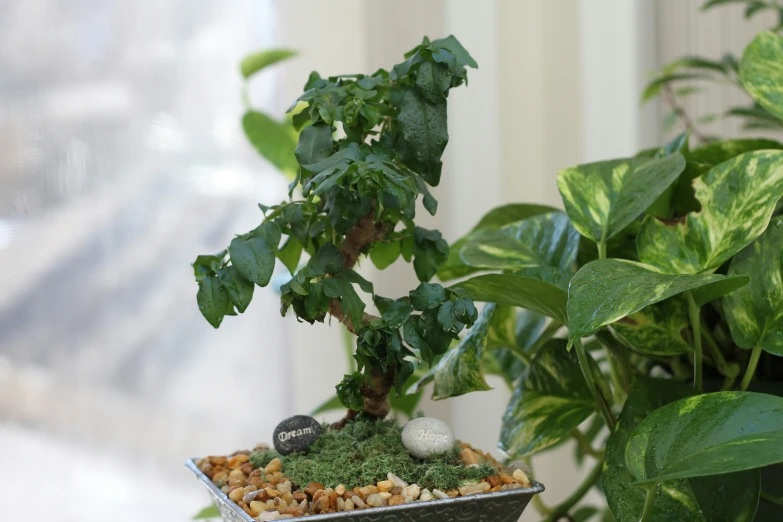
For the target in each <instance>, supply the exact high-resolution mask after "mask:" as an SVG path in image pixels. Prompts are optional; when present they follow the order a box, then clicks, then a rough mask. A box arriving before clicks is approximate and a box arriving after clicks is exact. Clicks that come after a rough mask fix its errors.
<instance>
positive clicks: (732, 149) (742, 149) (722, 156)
mask: <svg viewBox="0 0 783 522" xmlns="http://www.w3.org/2000/svg"><path fill="white" fill-rule="evenodd" d="M781 149H783V143H780V142H777V141H774V140H765V139H742V140H723V141H713V142H712V143H708V144H706V145H704V146H702V147H699V148H698V149H694V150H692V151H691V152H690V154H689V155H688V161H694V162H697V163H707V164H709V165H718V164H720V163H723V162H724V161H728V160H730V159H731V158H736V157H737V156H739V155H740V154H744V153H746V152H753V151H757V150H781Z"/></svg>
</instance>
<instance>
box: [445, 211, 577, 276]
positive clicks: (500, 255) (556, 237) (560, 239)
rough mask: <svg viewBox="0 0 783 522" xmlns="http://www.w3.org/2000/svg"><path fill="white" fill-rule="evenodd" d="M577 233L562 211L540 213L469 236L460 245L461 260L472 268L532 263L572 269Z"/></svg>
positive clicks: (498, 267) (518, 265)
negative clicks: (461, 245) (462, 244)
mask: <svg viewBox="0 0 783 522" xmlns="http://www.w3.org/2000/svg"><path fill="white" fill-rule="evenodd" d="M578 250H579V233H578V232H577V231H576V229H575V228H574V227H573V226H571V222H570V220H569V219H568V216H567V215H566V214H564V213H562V212H550V213H548V214H540V215H538V216H535V217H531V218H528V219H525V220H522V221H518V222H516V223H511V224H508V225H506V226H504V227H502V228H499V229H494V230H484V231H481V232H479V233H476V234H475V235H472V236H471V237H470V238H469V239H468V240H467V241H466V242H465V244H464V246H463V247H462V250H461V253H460V255H461V256H462V261H463V262H464V263H465V264H466V265H468V266H471V267H474V268H484V269H500V270H517V269H520V268H526V267H533V266H551V267H559V268H563V269H569V268H571V267H572V266H573V265H574V263H575V262H576V255H577V253H578Z"/></svg>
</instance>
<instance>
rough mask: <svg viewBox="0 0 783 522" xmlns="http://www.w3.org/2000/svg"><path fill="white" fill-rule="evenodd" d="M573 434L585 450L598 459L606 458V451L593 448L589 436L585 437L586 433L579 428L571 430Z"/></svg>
mask: <svg viewBox="0 0 783 522" xmlns="http://www.w3.org/2000/svg"><path fill="white" fill-rule="evenodd" d="M571 436H572V437H573V438H574V440H576V443H577V444H579V447H580V448H582V451H583V452H585V453H586V454H588V455H590V456H591V457H595V458H597V459H602V458H604V452H603V451H601V450H597V449H595V448H593V446H591V445H590V441H589V440H587V437H585V434H584V433H582V432H581V431H579V430H578V429H574V430H571Z"/></svg>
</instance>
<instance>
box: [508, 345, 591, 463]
mask: <svg viewBox="0 0 783 522" xmlns="http://www.w3.org/2000/svg"><path fill="white" fill-rule="evenodd" d="M589 357H590V356H589V354H588V358H589ZM590 364H591V366H592V368H593V371H594V372H599V370H598V366H597V365H596V364H595V362H594V361H593V360H592V359H590ZM593 413H595V402H594V401H593V399H592V394H591V393H590V389H589V388H588V386H587V383H586V381H585V379H584V376H583V375H582V370H581V369H580V367H579V361H578V359H577V355H576V352H574V351H571V352H568V351H566V343H565V341H563V340H560V339H555V340H552V341H549V342H548V343H547V344H546V345H545V346H544V347H543V348H542V349H541V351H539V352H538V354H537V355H536V357H535V359H533V363H532V364H531V366H530V367H529V368H528V369H527V370H526V371H525V372H524V373H523V374H522V378H521V379H520V381H519V384H518V385H517V388H516V389H515V390H514V394H513V395H512V397H511V400H510V402H509V404H508V408H507V409H506V413H505V414H504V415H503V425H502V427H501V432H500V443H499V447H500V449H502V450H503V451H505V452H506V453H508V454H509V455H511V456H513V457H521V456H524V455H529V454H532V453H536V452H539V451H541V450H544V449H546V448H548V447H550V446H554V445H555V444H557V443H558V442H560V441H561V440H563V439H564V438H566V437H570V434H571V430H573V429H575V428H576V427H578V426H579V425H580V424H581V423H582V422H584V421H585V419H587V418H588V417H589V416H590V415H592V414H593Z"/></svg>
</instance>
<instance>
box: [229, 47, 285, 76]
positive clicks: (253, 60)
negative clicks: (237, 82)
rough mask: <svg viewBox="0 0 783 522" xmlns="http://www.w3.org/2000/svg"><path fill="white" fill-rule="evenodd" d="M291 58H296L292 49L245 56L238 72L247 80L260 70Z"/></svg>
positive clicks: (271, 50) (273, 50)
mask: <svg viewBox="0 0 783 522" xmlns="http://www.w3.org/2000/svg"><path fill="white" fill-rule="evenodd" d="M293 56H296V51H294V50H293V49H267V50H266V51H261V52H257V53H253V54H249V55H247V56H245V58H244V59H243V60H242V63H241V64H240V66H239V70H240V71H241V72H242V76H243V77H245V79H247V78H250V77H251V76H253V75H254V74H255V73H257V72H258V71H260V70H261V69H263V68H265V67H269V66H270V65H272V64H275V63H278V62H281V61H283V60H287V59H288V58H291V57H293Z"/></svg>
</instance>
